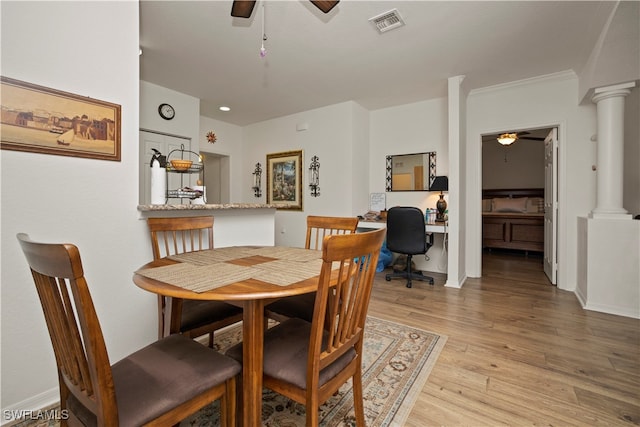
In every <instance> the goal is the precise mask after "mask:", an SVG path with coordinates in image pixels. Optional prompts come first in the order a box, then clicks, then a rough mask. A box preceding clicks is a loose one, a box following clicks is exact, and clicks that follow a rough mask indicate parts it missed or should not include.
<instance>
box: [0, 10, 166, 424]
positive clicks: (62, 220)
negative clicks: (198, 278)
mask: <svg viewBox="0 0 640 427" xmlns="http://www.w3.org/2000/svg"><path fill="white" fill-rule="evenodd" d="M0 7H1V14H2V75H4V76H8V77H12V78H15V79H19V80H24V81H27V82H31V83H35V84H39V85H42V86H46V87H50V88H54V89H59V90H63V91H67V92H72V93H75V94H78V95H82V96H90V97H92V98H96V99H99V100H105V101H109V102H112V103H116V104H120V105H121V107H122V128H121V143H122V160H121V161H120V162H112V161H103V160H93V159H81V158H72V157H64V156H53V155H44V154H33V153H21V152H12V151H6V150H3V151H1V152H0V156H1V166H2V183H1V185H2V207H1V209H2V260H1V263H2V273H1V274H2V276H1V277H2V281H1V283H2V317H1V319H2V408H3V409H37V408H41V407H43V406H45V405H46V404H49V403H53V402H54V401H57V400H58V395H57V375H56V369H55V361H54V357H53V351H52V349H51V343H50V341H49V336H48V333H47V330H46V326H45V322H44V317H43V315H42V309H41V307H40V303H39V300H38V297H37V294H36V291H35V286H34V284H33V280H32V278H31V275H30V273H29V269H28V266H27V264H26V261H25V259H24V256H23V255H22V252H21V251H20V248H19V246H18V244H17V241H16V238H15V235H16V233H18V232H26V233H28V234H30V235H31V237H32V238H33V239H36V240H41V241H49V242H70V243H75V244H76V245H77V246H78V247H79V248H80V252H81V255H82V259H83V263H84V267H85V273H86V276H87V279H88V282H89V286H90V288H91V292H92V294H93V298H94V302H95V305H96V310H97V312H98V316H99V318H100V320H101V322H102V328H103V332H104V335H105V340H106V344H107V348H108V351H109V355H110V357H111V361H112V362H115V361H117V360H118V359H120V358H121V357H123V356H124V355H125V354H127V353H129V352H131V351H133V350H134V349H136V348H138V347H140V346H141V345H143V344H145V343H147V342H150V341H151V340H153V339H154V338H155V333H156V299H155V298H154V297H153V296H152V295H150V294H148V293H146V292H144V291H142V290H140V289H138V288H137V287H136V286H135V285H134V284H133V283H132V281H131V276H132V273H133V271H134V270H135V269H136V268H137V267H139V266H140V265H141V264H143V263H144V262H146V261H147V260H148V259H150V258H151V253H150V249H149V250H147V247H146V245H145V243H146V241H147V240H148V235H147V231H146V226H145V224H144V223H143V222H142V221H139V220H138V212H137V210H136V206H137V203H138V186H137V182H138V128H139V123H138V90H139V89H138V85H139V81H138V74H139V73H138V46H139V41H138V4H137V2H134V1H126V2H110V1H105V2H2V3H1V6H0ZM88 18H89V19H88ZM67 24H68V25H67ZM61 29H64V30H65V31H61ZM68 29H72V31H67V30H68ZM86 52H90V55H86V54H82V53H86ZM2 421H3V422H4V421H7V420H5V419H3V420H2Z"/></svg>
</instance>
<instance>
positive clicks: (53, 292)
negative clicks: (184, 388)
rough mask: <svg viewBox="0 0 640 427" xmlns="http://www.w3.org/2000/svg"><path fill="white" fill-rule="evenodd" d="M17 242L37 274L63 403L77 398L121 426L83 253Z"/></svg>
mask: <svg viewBox="0 0 640 427" xmlns="http://www.w3.org/2000/svg"><path fill="white" fill-rule="evenodd" d="M17 237H18V240H19V242H20V246H21V247H22V251H23V252H24V254H25V257H26V258H27V262H28V264H29V267H30V268H31V274H32V276H33V279H34V283H35V285H36V290H37V292H38V296H39V298H40V302H41V305H42V310H43V313H44V317H45V321H46V324H47V328H48V330H49V336H50V338H51V344H52V346H53V351H54V354H55V358H56V364H57V367H58V372H59V375H60V377H61V379H62V380H63V381H62V383H61V385H60V387H61V390H60V396H61V399H62V398H65V397H66V396H68V395H69V393H71V394H73V396H74V397H75V398H76V399H77V400H78V401H79V402H80V403H82V404H83V405H84V406H85V407H86V408H87V409H88V410H90V411H91V412H93V413H94V414H96V415H97V416H98V419H105V418H107V419H111V420H113V421H112V422H113V424H111V425H117V422H118V411H117V407H116V401H115V394H114V388H113V378H112V375H111V367H110V363H109V357H108V355H107V349H106V346H105V343H104V337H103V335H102V330H101V328H100V324H99V322H98V317H97V314H96V311H95V307H94V305H93V300H92V299H91V295H90V293H89V289H88V286H87V282H86V280H85V278H84V271H83V268H82V261H81V259H80V252H79V251H78V248H77V247H76V246H74V245H71V244H46V243H37V242H33V241H31V240H30V239H29V236H27V235H26V234H24V233H20V234H18V236H17ZM64 387H66V390H65V389H63V388H64ZM65 405H66V402H61V406H62V407H63V408H64V407H65ZM105 414H106V416H105ZM105 425H106V424H105Z"/></svg>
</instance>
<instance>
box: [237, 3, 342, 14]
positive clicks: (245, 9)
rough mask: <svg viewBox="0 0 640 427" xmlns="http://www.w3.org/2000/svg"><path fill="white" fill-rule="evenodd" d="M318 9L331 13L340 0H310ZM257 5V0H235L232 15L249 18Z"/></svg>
mask: <svg viewBox="0 0 640 427" xmlns="http://www.w3.org/2000/svg"><path fill="white" fill-rule="evenodd" d="M309 1H310V2H311V3H313V4H314V5H315V6H316V7H317V8H318V9H320V10H321V11H322V12H324V13H329V11H330V10H331V9H333V8H334V6H335V5H337V4H338V3H339V2H340V0H336V1H328V0H309ZM255 5H256V2H255V1H249V0H235V1H234V2H233V5H232V6H231V16H233V17H235V18H248V17H250V16H251V12H253V7H254V6H255Z"/></svg>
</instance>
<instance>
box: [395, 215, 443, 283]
mask: <svg viewBox="0 0 640 427" xmlns="http://www.w3.org/2000/svg"><path fill="white" fill-rule="evenodd" d="M431 245H432V241H430V240H427V235H426V233H425V222H424V214H423V213H422V211H421V210H420V209H418V208H414V207H407V206H398V207H393V208H391V209H389V211H388V212H387V248H388V249H389V250H390V251H391V252H396V253H399V254H404V255H407V268H406V269H405V270H404V271H398V272H395V273H389V274H387V275H386V277H385V279H386V280H387V281H390V280H391V279H394V278H398V277H401V278H403V279H407V288H410V287H411V281H412V280H422V281H427V282H429V284H430V285H433V277H429V276H424V275H423V274H422V271H412V270H411V259H412V258H413V255H420V254H426V253H427V251H428V250H429V248H430V247H431Z"/></svg>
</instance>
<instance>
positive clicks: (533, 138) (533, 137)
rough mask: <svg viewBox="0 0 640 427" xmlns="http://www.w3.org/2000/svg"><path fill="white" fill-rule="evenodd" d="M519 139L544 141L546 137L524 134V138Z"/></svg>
mask: <svg viewBox="0 0 640 427" xmlns="http://www.w3.org/2000/svg"><path fill="white" fill-rule="evenodd" d="M518 139H526V140H529V141H544V140H545V139H546V138H539V137H537V136H523V137H522V138H518Z"/></svg>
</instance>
